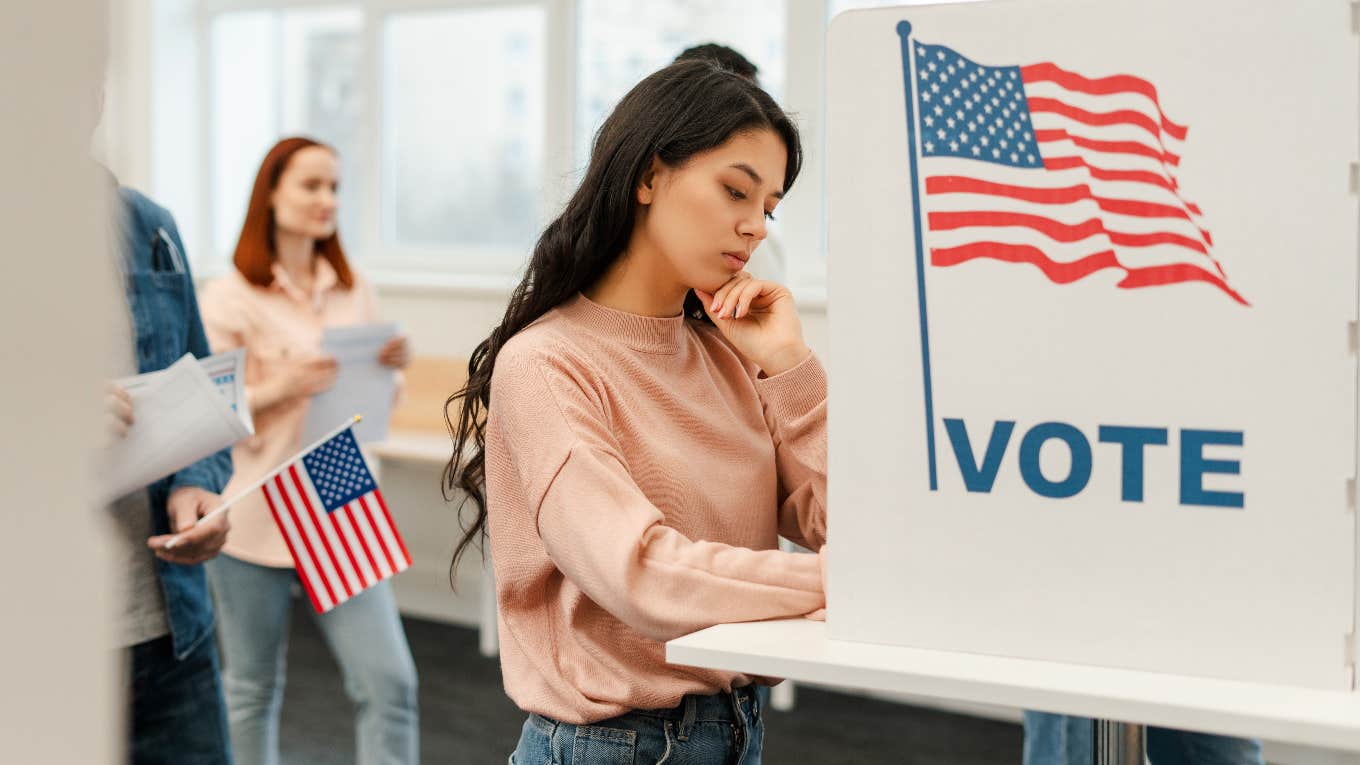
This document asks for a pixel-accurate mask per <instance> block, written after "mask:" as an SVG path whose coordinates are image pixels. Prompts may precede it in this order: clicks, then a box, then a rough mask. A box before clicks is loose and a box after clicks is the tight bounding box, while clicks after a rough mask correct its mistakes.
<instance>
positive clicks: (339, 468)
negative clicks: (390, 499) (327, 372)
mask: <svg viewBox="0 0 1360 765" xmlns="http://www.w3.org/2000/svg"><path fill="white" fill-rule="evenodd" d="M264 496H265V500H266V501H267V502H268V503H269V510H270V512H272V513H273V515H274V522H275V523H276V524H278V527H279V531H280V532H281V533H282V534H283V538H284V540H285V541H286V542H287V543H288V549H289V551H290V552H292V554H293V563H294V565H295V566H296V568H297V573H298V578H299V579H301V580H302V586H303V589H305V590H306V591H307V597H308V598H310V599H311V601H312V607H313V608H315V609H316V611H317V613H325V612H327V611H329V610H331V609H332V608H335V607H336V606H338V605H340V604H341V603H344V602H345V601H346V600H349V599H350V598H352V597H354V596H355V595H357V594H359V593H360V592H363V591H364V590H366V589H368V588H369V587H372V586H373V585H375V584H377V583H378V582H381V581H382V580H384V579H387V578H388V577H390V576H393V575H394V574H397V573H398V572H401V571H405V570H406V569H407V568H409V567H410V565H411V556H410V554H409V553H408V552H407V551H406V543H405V542H403V541H402V539H401V535H400V534H399V533H397V527H396V525H395V524H394V523H392V516H391V514H390V513H389V512H388V510H387V503H386V502H384V501H383V496H382V492H380V491H378V484H377V483H376V482H375V481H374V480H373V475H372V473H370V472H369V470H368V464H367V463H366V462H364V455H363V454H362V453H361V452H360V451H359V444H358V442H357V441H355V439H354V432H353V430H352V429H351V428H346V429H345V430H343V431H341V432H340V433H338V434H337V435H335V436H334V437H332V438H330V439H328V440H326V441H325V442H323V443H322V444H321V445H319V446H317V447H316V448H315V449H313V450H311V451H310V452H308V453H307V454H305V455H303V456H302V457H300V458H298V459H296V460H294V461H293V462H291V463H289V464H288V465H286V466H284V467H283V468H282V469H281V470H280V471H279V472H278V473H277V474H276V475H275V476H274V477H273V478H271V479H269V480H268V481H266V482H265V484H264Z"/></svg>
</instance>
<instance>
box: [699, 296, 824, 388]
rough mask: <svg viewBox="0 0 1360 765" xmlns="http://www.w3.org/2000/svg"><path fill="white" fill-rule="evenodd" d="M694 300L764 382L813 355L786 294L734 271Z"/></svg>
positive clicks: (800, 323) (789, 297)
mask: <svg viewBox="0 0 1360 765" xmlns="http://www.w3.org/2000/svg"><path fill="white" fill-rule="evenodd" d="M694 294H695V296H697V297H698V298H699V299H700V300H701V301H703V304H704V308H705V309H706V310H707V311H708V315H709V317H710V318H712V319H713V323H714V324H715V325H717V327H718V329H719V331H721V332H722V333H723V336H724V337H726V338H727V339H728V341H729V342H731V343H732V345H733V346H734V347H735V348H736V349H737V350H738V351H739V352H740V353H741V354H742V355H743V356H745V357H746V358H748V359H750V360H751V361H753V362H755V363H756V365H757V366H759V367H760V369H761V371H763V372H764V373H765V375H766V376H767V377H773V376H774V375H777V374H779V373H781V372H785V371H787V370H789V369H792V368H793V367H796V366H798V365H799V364H801V363H802V362H803V360H804V359H806V358H807V357H808V354H810V353H811V352H812V351H811V350H810V349H809V348H808V347H807V344H806V343H804V342H803V323H802V321H801V320H800V319H799V318H798V309H797V308H796V307H795V306H794V304H793V294H792V293H791V292H789V290H788V288H787V287H785V286H783V285H781V284H775V283H774V282H769V281H765V280H763V279H756V278H754V277H752V276H751V275H750V274H748V273H746V272H745V271H739V272H737V274H736V275H735V276H733V277H732V278H731V279H729V280H728V282H727V283H726V284H724V285H723V286H721V287H719V288H718V291H717V292H713V293H709V292H705V291H704V290H701V289H698V288H696V289H695V290H694Z"/></svg>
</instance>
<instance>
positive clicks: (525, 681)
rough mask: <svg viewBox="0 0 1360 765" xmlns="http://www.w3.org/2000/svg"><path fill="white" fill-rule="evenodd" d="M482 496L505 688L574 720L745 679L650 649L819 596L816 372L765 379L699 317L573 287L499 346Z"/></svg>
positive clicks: (820, 600) (821, 534) (820, 469)
mask: <svg viewBox="0 0 1360 765" xmlns="http://www.w3.org/2000/svg"><path fill="white" fill-rule="evenodd" d="M491 390H492V393H491V410H490V414H489V416H488V420H487V444H486V488H487V499H488V506H489V512H490V533H491V557H492V561H493V563H494V565H495V572H496V590H497V595H498V597H499V600H500V603H499V608H500V639H501V668H502V672H503V674H504V679H505V689H506V692H507V693H509V695H510V698H512V699H513V700H514V701H515V703H516V704H518V705H519V706H520V708H521V709H524V710H525V711H530V712H538V713H540V714H543V715H547V716H549V717H553V718H556V719H558V720H563V721H566V722H571V723H575V724H584V723H591V722H596V721H599V720H603V719H606V718H609V717H614V716H616V715H619V714H622V713H624V712H626V711H628V710H631V709H657V708H663V707H671V706H674V705H676V704H677V703H679V702H680V699H681V697H682V696H684V694H686V693H716V692H718V691H720V690H730V689H731V688H733V687H737V686H742V685H746V684H749V683H751V682H753V681H754V680H756V678H752V677H748V676H746V675H741V674H737V673H732V672H718V671H712V670H706V669H696V668H693V667H680V666H672V665H668V664H667V663H666V661H665V649H664V645H663V644H664V641H666V640H669V639H671V638H675V637H679V636H681V635H684V634H687V633H690V632H693V631H695V630H699V629H702V628H704V627H709V626H712V625H714V624H721V623H724V622H740V621H751V620H756V619H768V618H774V617H781V616H797V615H802V614H807V613H809V612H812V611H816V610H817V609H820V608H822V607H823V606H824V605H825V602H826V599H825V595H824V594H823V586H822V573H821V566H820V564H819V560H818V556H816V555H808V554H801V553H786V552H781V551H780V550H778V549H777V543H778V539H777V537H778V535H781V534H782V535H783V536H785V537H788V538H790V539H792V540H794V541H795V542H798V543H800V544H802V545H803V546H805V547H810V548H812V549H818V548H820V547H821V546H822V545H823V544H825V541H826V376H825V373H824V372H823V370H822V366H821V364H820V363H819V362H818V361H817V359H816V358H815V357H811V356H810V357H809V358H808V359H807V360H806V361H804V362H803V363H802V364H800V365H799V366H797V367H795V368H793V369H790V370H788V371H786V372H784V373H783V374H780V375H777V376H775V377H771V378H768V379H765V378H760V377H759V376H758V370H757V369H756V368H755V367H754V365H752V364H751V363H750V362H747V361H746V360H744V359H743V358H742V357H741V356H740V355H738V354H737V352H736V351H735V350H734V349H733V348H732V347H731V346H730V345H728V343H727V342H726V341H725V340H724V339H723V337H722V336H721V334H720V333H719V332H718V330H717V329H716V328H713V327H709V326H705V325H702V324H699V323H696V322H693V321H688V320H686V319H684V318H682V317H676V318H669V319H656V318H648V317H643V316H637V315H634V314H628V313H623V312H621V311H615V310H613V309H610V308H606V307H604V306H601V305H598V304H596V303H593V302H591V301H590V300H588V299H586V298H585V297H584V296H577V297H576V298H574V299H572V300H570V301H568V302H567V303H566V304H564V305H562V306H560V307H558V308H556V309H554V310H552V311H550V312H549V313H548V314H547V315H545V316H544V317H543V318H542V319H540V320H539V321H538V322H536V323H535V324H533V325H532V326H530V327H529V328H527V329H525V330H523V331H522V332H520V333H519V334H518V335H516V336H515V337H514V338H512V339H511V340H510V342H508V343H506V345H505V347H504V349H502V351H501V353H500V355H499V356H498V357H497V359H496V369H495V374H494V376H493V379H492V388H491Z"/></svg>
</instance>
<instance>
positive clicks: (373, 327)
mask: <svg viewBox="0 0 1360 765" xmlns="http://www.w3.org/2000/svg"><path fill="white" fill-rule="evenodd" d="M396 335H397V325H396V324H391V323H387V324H361V325H356V326H352V327H332V328H330V329H327V330H326V332H325V334H324V335H322V338H321V352H322V353H325V354H329V355H331V356H334V357H335V360H336V361H337V362H338V363H339V367H340V368H339V372H338V373H337V375H336V378H335V384H334V385H332V386H331V388H330V390H327V391H325V392H323V393H319V394H317V395H315V396H313V397H312V401H311V405H310V407H309V408H308V410H307V420H306V424H305V425H304V426H303V428H302V442H303V443H311V442H312V441H315V440H316V439H318V438H320V437H322V436H323V435H325V434H326V433H327V432H328V431H330V430H331V429H332V428H334V427H335V425H336V423H339V422H343V421H344V420H345V419H346V418H348V417H352V416H354V415H356V414H358V415H362V416H363V420H361V421H360V422H359V424H358V425H355V426H354V436H355V437H356V438H358V439H359V443H361V444H366V443H370V442H373V441H381V440H383V439H384V438H387V421H388V420H389V419H390V418H391V416H392V397H393V396H394V395H395V394H396V390H397V375H396V373H395V372H393V371H392V370H391V369H389V368H387V367H385V366H383V365H382V364H379V363H378V351H379V350H381V349H382V347H383V344H384V343H386V342H387V341H388V340H390V339H392V338H393V337H396Z"/></svg>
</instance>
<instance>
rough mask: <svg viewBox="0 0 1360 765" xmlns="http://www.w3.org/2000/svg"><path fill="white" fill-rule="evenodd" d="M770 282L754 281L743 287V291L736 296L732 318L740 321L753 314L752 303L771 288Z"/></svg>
mask: <svg viewBox="0 0 1360 765" xmlns="http://www.w3.org/2000/svg"><path fill="white" fill-rule="evenodd" d="M769 284H770V283H769V282H765V281H760V280H758V279H752V280H751V281H749V282H746V283H745V284H743V285H741V289H740V290H739V291H738V293H737V294H736V296H735V297H736V302H735V304H734V305H733V307H732V318H734V319H740V318H742V317H745V316H749V315H750V314H751V303H752V302H753V301H755V299H756V298H758V297H760V295H761V293H762V292H764V291H765V290H766V289H767V288H768V287H769Z"/></svg>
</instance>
